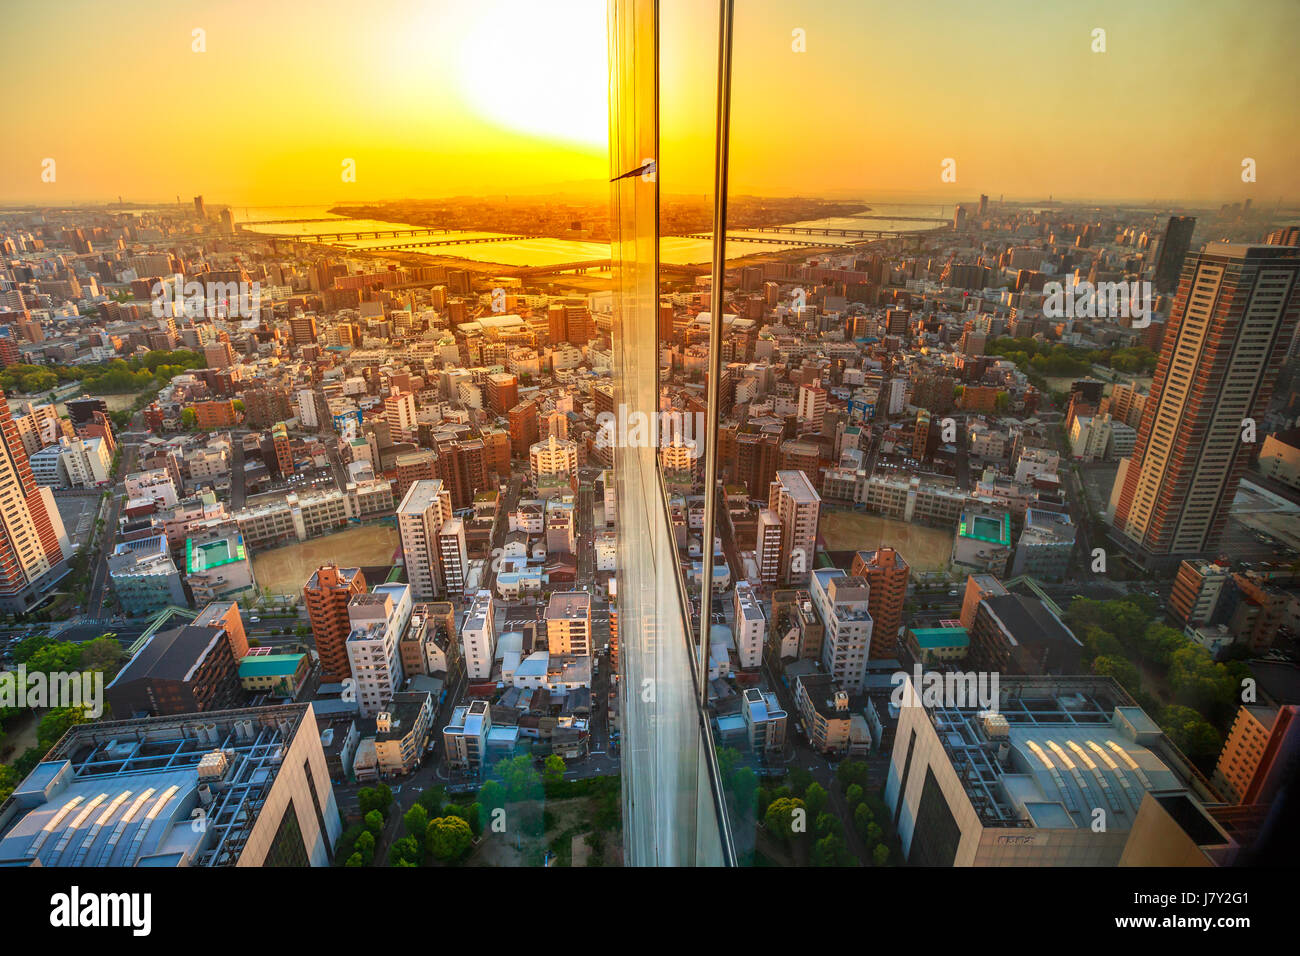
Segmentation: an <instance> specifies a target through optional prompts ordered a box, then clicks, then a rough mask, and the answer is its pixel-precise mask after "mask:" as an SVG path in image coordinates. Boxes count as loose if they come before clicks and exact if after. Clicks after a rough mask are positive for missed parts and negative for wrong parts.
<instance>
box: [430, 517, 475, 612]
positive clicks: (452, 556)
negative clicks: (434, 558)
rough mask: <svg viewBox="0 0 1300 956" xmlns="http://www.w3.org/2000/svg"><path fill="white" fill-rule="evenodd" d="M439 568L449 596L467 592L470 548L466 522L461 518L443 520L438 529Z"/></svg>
mask: <svg viewBox="0 0 1300 956" xmlns="http://www.w3.org/2000/svg"><path fill="white" fill-rule="evenodd" d="M438 570H439V571H440V572H441V573H442V584H443V588H444V589H445V590H446V592H447V597H449V598H451V597H456V596H457V595H460V594H463V593H464V592H465V579H466V575H467V573H468V571H469V549H468V547H467V545H466V543H465V522H464V521H462V520H461V519H460V518H452V519H451V520H450V521H445V522H443V525H442V528H441V529H440V530H439V531H438Z"/></svg>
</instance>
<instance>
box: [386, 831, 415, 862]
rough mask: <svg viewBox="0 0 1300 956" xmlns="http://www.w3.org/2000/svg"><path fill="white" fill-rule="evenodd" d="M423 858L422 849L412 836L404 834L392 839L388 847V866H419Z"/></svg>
mask: <svg viewBox="0 0 1300 956" xmlns="http://www.w3.org/2000/svg"><path fill="white" fill-rule="evenodd" d="M423 859H424V851H423V850H422V849H420V844H419V843H417V842H416V839H415V837H413V836H404V837H402V838H401V839H400V840H394V841H393V845H392V846H390V847H389V848H388V865H389V866H419V864H420V862H421V861H422V860H423Z"/></svg>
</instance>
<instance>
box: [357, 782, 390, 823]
mask: <svg viewBox="0 0 1300 956" xmlns="http://www.w3.org/2000/svg"><path fill="white" fill-rule="evenodd" d="M357 802H358V803H359V804H360V805H361V813H362V814H363V815H364V814H367V813H369V812H370V811H371V810H378V811H379V812H380V813H381V814H383V815H384V816H385V817H386V816H388V808H389V807H391V806H392V805H393V791H392V789H391V788H390V787H389V786H388V784H386V783H381V784H380V785H379V786H377V787H362V788H361V789H360V790H359V791H357Z"/></svg>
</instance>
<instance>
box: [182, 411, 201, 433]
mask: <svg viewBox="0 0 1300 956" xmlns="http://www.w3.org/2000/svg"><path fill="white" fill-rule="evenodd" d="M198 420H199V416H198V413H196V412H195V411H194V409H192V408H185V409H182V410H181V425H183V426H184V427H185V428H193V427H194V425H195V423H196V422H198Z"/></svg>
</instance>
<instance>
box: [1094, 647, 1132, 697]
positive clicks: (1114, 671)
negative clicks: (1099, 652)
mask: <svg viewBox="0 0 1300 956" xmlns="http://www.w3.org/2000/svg"><path fill="white" fill-rule="evenodd" d="M1092 672H1093V673H1094V674H1100V675H1101V676H1102V677H1113V678H1115V680H1117V681H1119V683H1120V686H1121V687H1123V688H1124V689H1125V690H1126V691H1128V692H1129V693H1130V694H1137V693H1138V692H1139V691H1140V690H1141V689H1142V678H1141V676H1140V675H1139V674H1138V669H1137V665H1135V664H1134V663H1133V662H1132V661H1130V660H1129V659H1128V658H1126V657H1108V656H1103V657H1097V658H1094V659H1093V662H1092Z"/></svg>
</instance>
